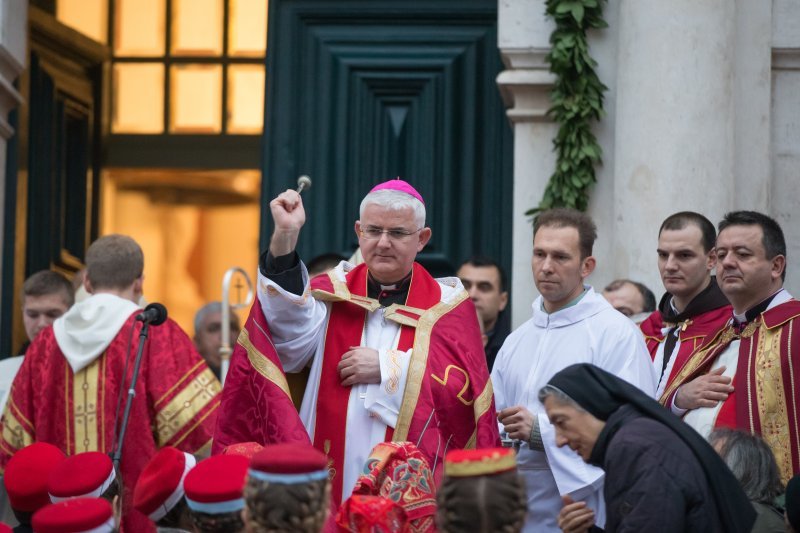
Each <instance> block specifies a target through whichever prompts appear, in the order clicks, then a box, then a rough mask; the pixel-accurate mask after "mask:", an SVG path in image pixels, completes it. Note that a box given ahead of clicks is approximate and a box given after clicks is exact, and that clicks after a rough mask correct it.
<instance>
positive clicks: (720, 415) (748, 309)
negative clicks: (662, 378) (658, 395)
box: [663, 211, 800, 483]
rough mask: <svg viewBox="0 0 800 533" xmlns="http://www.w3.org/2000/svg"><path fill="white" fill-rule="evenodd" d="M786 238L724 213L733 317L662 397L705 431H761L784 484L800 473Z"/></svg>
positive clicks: (797, 331)
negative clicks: (728, 429)
mask: <svg viewBox="0 0 800 533" xmlns="http://www.w3.org/2000/svg"><path fill="white" fill-rule="evenodd" d="M785 272H786V241H785V239H784V236H783V230H781V227H780V225H778V223H777V222H776V221H775V220H773V219H772V218H770V217H768V216H766V215H764V214H761V213H757V212H755V211H734V212H732V213H728V214H727V215H725V218H724V219H723V220H722V222H720V224H719V235H718V236H717V278H718V280H719V286H720V289H721V290H722V292H723V293H724V294H725V296H726V297H727V298H728V300H729V301H730V303H731V305H732V306H733V316H732V317H731V318H730V320H729V321H728V322H727V323H726V324H724V325H723V326H722V327H720V328H718V329H717V330H716V331H714V332H712V333H711V334H709V335H707V336H706V338H705V340H704V341H703V343H702V344H701V345H700V346H699V347H698V348H697V350H695V352H694V353H693V354H692V355H691V357H690V359H689V361H687V362H686V364H684V365H683V367H682V368H681V369H680V371H679V372H678V374H677V376H676V377H675V379H674V380H673V381H672V382H671V383H670V384H669V386H668V387H667V389H666V390H665V391H664V396H663V398H664V403H665V404H666V405H668V406H671V407H672V410H673V412H676V411H677V412H678V413H679V414H683V419H684V421H685V422H686V423H687V424H689V425H690V426H692V427H693V428H695V429H696V430H697V431H698V432H699V433H700V434H701V435H703V436H704V437H707V436H708V434H709V433H710V432H711V431H712V430H713V429H714V428H715V427H733V428H737V429H741V430H744V431H749V432H750V433H756V434H759V435H761V436H762V437H763V439H764V441H765V442H766V443H767V444H768V445H769V447H770V448H771V449H772V453H773V454H774V455H775V460H776V461H777V463H778V468H779V469H780V472H781V478H782V480H783V482H784V483H786V482H787V481H788V480H789V478H791V477H792V475H793V474H797V473H798V472H800V357H798V354H800V302H798V301H797V300H795V299H794V298H792V296H791V295H790V294H789V293H788V292H787V291H786V289H784V288H783V278H784V276H785Z"/></svg>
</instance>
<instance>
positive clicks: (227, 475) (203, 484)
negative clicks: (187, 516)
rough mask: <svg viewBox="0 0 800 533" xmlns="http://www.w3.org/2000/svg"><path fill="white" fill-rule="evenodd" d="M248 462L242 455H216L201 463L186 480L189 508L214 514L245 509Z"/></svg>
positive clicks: (185, 486)
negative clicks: (243, 491)
mask: <svg viewBox="0 0 800 533" xmlns="http://www.w3.org/2000/svg"><path fill="white" fill-rule="evenodd" d="M248 463H249V461H248V460H247V457H244V456H242V455H215V456H213V457H209V458H208V459H205V460H203V461H200V462H199V463H197V466H195V467H194V468H193V469H192V470H191V471H190V472H189V473H188V474H186V478H185V479H184V480H183V488H184V490H185V491H186V503H187V505H188V506H189V509H191V510H192V511H196V512H199V513H205V514H211V515H214V514H223V513H231V512H235V511H241V510H242V509H243V508H244V498H243V497H242V490H243V489H244V483H245V476H246V475H247V465H248Z"/></svg>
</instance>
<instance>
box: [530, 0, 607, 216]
mask: <svg viewBox="0 0 800 533" xmlns="http://www.w3.org/2000/svg"><path fill="white" fill-rule="evenodd" d="M606 1H607V0H547V14H548V15H549V16H550V17H552V18H553V19H554V20H555V23H556V29H555V30H554V31H553V34H552V35H551V36H550V45H551V49H550V53H549V54H548V55H547V61H548V62H549V63H550V72H552V73H553V74H555V75H556V82H555V86H554V88H553V90H552V92H551V93H550V101H551V102H552V104H553V106H552V107H551V108H550V109H549V110H548V111H547V114H548V116H550V117H552V118H553V120H554V121H555V122H557V123H558V125H559V127H558V135H556V138H555V139H554V140H553V145H554V149H555V150H556V152H557V154H558V156H557V160H556V169H555V172H554V173H553V175H552V176H551V177H550V181H549V182H548V184H547V188H546V189H545V192H544V197H543V198H542V201H541V203H540V204H539V206H538V207H535V208H533V209H530V210H529V211H528V212H527V213H526V214H527V215H535V214H536V213H538V212H539V211H542V210H544V209H549V208H551V207H572V208H575V209H579V210H581V211H585V210H586V208H587V206H588V204H589V188H590V187H591V186H592V184H594V183H596V182H597V179H596V178H595V171H594V168H595V165H596V164H599V163H601V162H602V155H603V151H602V149H601V148H600V145H599V144H598V143H597V139H596V138H595V136H594V134H592V130H591V123H592V121H593V120H595V121H596V120H599V119H600V118H601V117H602V116H603V115H604V112H603V92H605V91H606V90H607V89H608V87H606V86H605V85H603V83H602V82H601V81H600V78H598V77H597V73H596V72H595V68H596V67H597V62H596V61H595V60H594V59H592V56H591V55H589V44H588V42H587V40H586V30H587V29H589V28H606V27H608V24H607V23H606V21H605V20H603V4H605V3H606Z"/></svg>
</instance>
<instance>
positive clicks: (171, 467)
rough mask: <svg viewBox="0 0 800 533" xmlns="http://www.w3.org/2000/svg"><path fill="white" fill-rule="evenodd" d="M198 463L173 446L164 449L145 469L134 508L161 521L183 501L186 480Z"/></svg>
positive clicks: (137, 489)
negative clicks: (184, 481)
mask: <svg viewBox="0 0 800 533" xmlns="http://www.w3.org/2000/svg"><path fill="white" fill-rule="evenodd" d="M196 463H197V460H196V459H195V458H194V456H193V455H192V454H189V453H186V452H182V451H180V450H179V449H177V448H173V447H172V446H166V447H164V448H161V449H160V450H159V451H158V453H156V454H155V455H154V456H153V458H152V459H150V462H148V463H147V465H146V466H145V467H144V470H142V473H141V474H140V475H139V479H138V480H137V481H136V487H135V488H134V490H133V506H134V507H135V508H136V510H137V511H139V512H141V513H143V514H146V515H147V516H148V517H150V520H152V521H153V522H158V521H159V520H161V519H162V518H164V515H166V514H167V513H168V512H170V511H171V510H172V508H173V507H175V505H176V504H177V503H178V502H179V501H180V499H181V498H183V494H184V490H183V480H184V478H185V477H186V474H187V473H188V472H189V470H191V469H192V468H194V465H195V464H196Z"/></svg>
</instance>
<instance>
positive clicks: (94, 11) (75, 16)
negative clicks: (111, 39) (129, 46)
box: [56, 0, 108, 44]
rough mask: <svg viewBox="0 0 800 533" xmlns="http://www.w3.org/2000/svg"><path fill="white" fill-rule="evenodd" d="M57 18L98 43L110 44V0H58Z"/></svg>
mask: <svg viewBox="0 0 800 533" xmlns="http://www.w3.org/2000/svg"><path fill="white" fill-rule="evenodd" d="M56 18H57V19H58V20H59V21H60V22H62V23H64V24H66V25H67V26H69V27H71V28H73V29H76V30H78V31H79V32H81V33H82V34H84V35H86V36H87V37H90V38H92V39H94V40H95V41H97V42H100V43H103V44H106V43H107V42H108V0H58V2H56Z"/></svg>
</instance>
